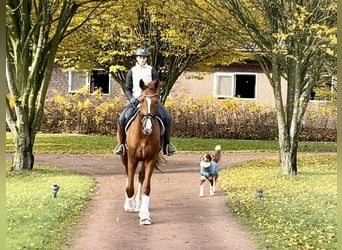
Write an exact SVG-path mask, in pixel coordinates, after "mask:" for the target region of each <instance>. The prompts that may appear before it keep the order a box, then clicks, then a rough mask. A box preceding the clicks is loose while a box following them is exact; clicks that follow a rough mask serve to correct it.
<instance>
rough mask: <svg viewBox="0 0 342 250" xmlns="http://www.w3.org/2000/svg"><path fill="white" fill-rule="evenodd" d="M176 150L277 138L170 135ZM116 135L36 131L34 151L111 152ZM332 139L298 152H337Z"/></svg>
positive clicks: (252, 148) (262, 145) (259, 147)
mask: <svg viewBox="0 0 342 250" xmlns="http://www.w3.org/2000/svg"><path fill="white" fill-rule="evenodd" d="M6 138H7V140H6V152H13V146H12V134H11V133H7V134H6ZM172 143H173V144H174V145H175V147H176V148H177V150H178V151H179V152H180V153H182V152H194V151H196V152H206V151H208V150H210V151H212V150H213V149H214V148H215V146H216V145H217V144H220V145H221V147H222V149H223V150H224V151H230V152H237V151H239V152H245V151H246V152H276V151H278V149H279V144H278V141H254V140H226V139H211V140H208V139H198V138H172ZM115 145H116V138H115V137H111V136H98V135H76V134H37V137H36V142H35V145H34V152H35V153H55V154H64V153H70V154H113V151H114V147H115ZM336 148H337V146H336V143H335V142H300V143H299V149H298V151H300V152H336Z"/></svg>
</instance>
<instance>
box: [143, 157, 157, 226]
mask: <svg viewBox="0 0 342 250" xmlns="http://www.w3.org/2000/svg"><path fill="white" fill-rule="evenodd" d="M155 164H156V163H155V161H154V160H151V161H148V162H146V165H145V178H144V181H143V185H142V196H141V206H140V211H139V217H140V224H141V225H150V224H152V221H151V217H150V191H151V177H152V172H153V169H154V166H155Z"/></svg>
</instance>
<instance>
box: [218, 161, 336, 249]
mask: <svg viewBox="0 0 342 250" xmlns="http://www.w3.org/2000/svg"><path fill="white" fill-rule="evenodd" d="M336 166H337V163H336V155H320V156H319V155H317V156H300V157H298V171H299V172H298V175H296V176H286V177H284V176H282V175H281V174H280V171H279V165H278V159H271V160H269V159H268V160H258V161H251V162H247V163H244V164H241V165H237V166H234V167H231V168H229V169H224V170H222V171H221V173H220V186H221V188H222V189H223V190H224V191H225V192H226V197H227V200H228V206H229V207H230V210H231V211H232V212H234V213H235V214H236V216H237V217H238V218H239V219H240V220H241V221H243V223H245V224H246V225H247V226H248V228H250V229H251V231H252V232H253V234H254V236H255V238H256V240H257V242H259V244H260V245H261V246H262V249H277V250H281V249H284V250H285V249H315V250H317V249H336V248H337V239H336V233H337V232H336V231H337V225H336V206H337V176H336V174H337V169H336ZM258 188H262V189H263V191H264V192H263V194H264V195H263V198H257V196H256V190H257V189H258Z"/></svg>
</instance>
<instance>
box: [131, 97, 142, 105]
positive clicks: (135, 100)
mask: <svg viewBox="0 0 342 250" xmlns="http://www.w3.org/2000/svg"><path fill="white" fill-rule="evenodd" d="M129 102H130V103H132V104H133V105H134V106H135V107H137V106H138V105H139V103H140V100H139V99H136V98H134V97H132V98H131V100H129Z"/></svg>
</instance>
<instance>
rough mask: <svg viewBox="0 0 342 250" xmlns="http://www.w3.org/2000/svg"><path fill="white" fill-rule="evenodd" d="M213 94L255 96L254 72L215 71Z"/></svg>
mask: <svg viewBox="0 0 342 250" xmlns="http://www.w3.org/2000/svg"><path fill="white" fill-rule="evenodd" d="M213 89H214V91H213V95H214V96H215V97H218V98H229V97H238V98H244V99H255V98H256V74H254V73H215V74H214V88H213Z"/></svg>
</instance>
